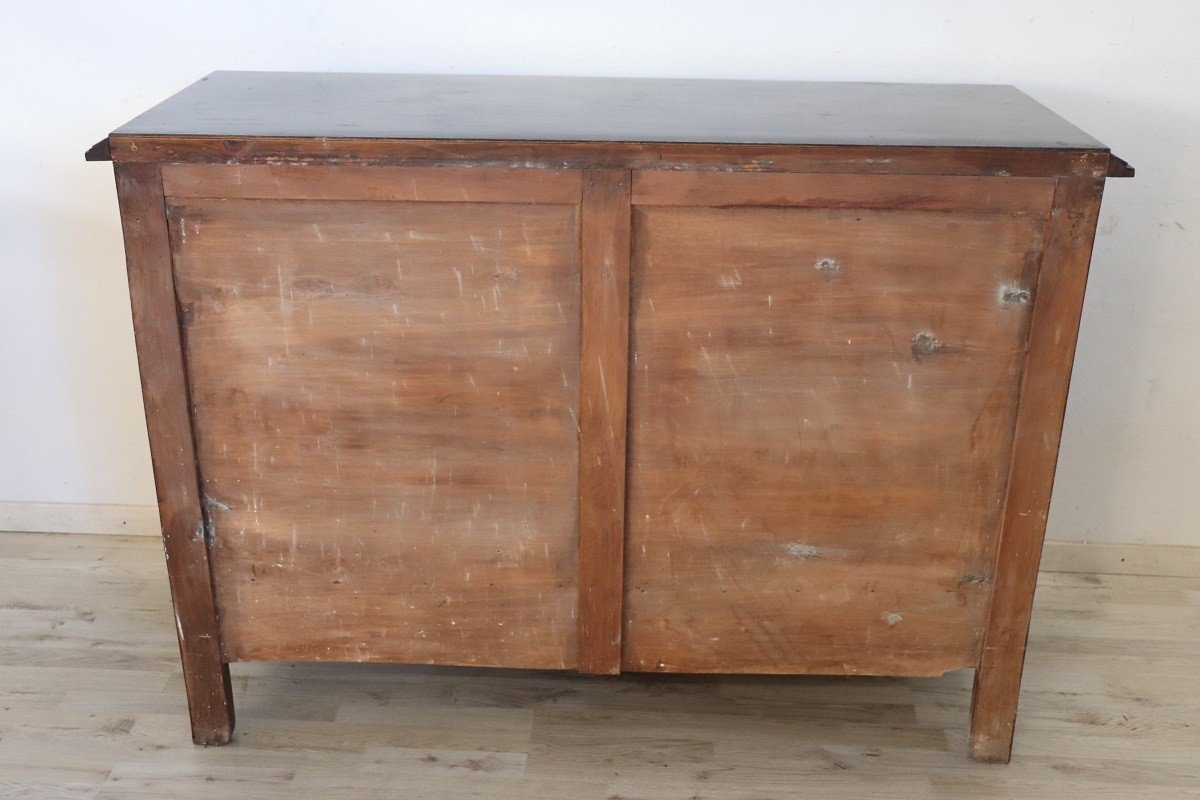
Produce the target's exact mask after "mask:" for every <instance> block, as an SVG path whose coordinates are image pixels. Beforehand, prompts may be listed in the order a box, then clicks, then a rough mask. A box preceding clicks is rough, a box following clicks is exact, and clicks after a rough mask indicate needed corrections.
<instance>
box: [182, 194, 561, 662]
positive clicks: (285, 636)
mask: <svg viewBox="0 0 1200 800" xmlns="http://www.w3.org/2000/svg"><path fill="white" fill-rule="evenodd" d="M170 218H171V224H172V237H173V240H174V246H175V250H176V255H175V264H176V271H177V281H178V286H179V298H180V303H181V306H182V309H183V314H184V331H185V334H186V340H187V345H188V351H189V366H190V377H191V380H192V397H193V403H194V405H195V416H196V426H197V443H198V447H199V452H200V464H201V474H202V477H203V488H204V493H205V497H204V501H205V502H206V503H207V506H208V509H209V513H210V517H211V520H212V524H213V529H214V530H213V540H214V545H213V563H214V571H215V575H216V584H217V596H218V605H219V608H220V610H221V625H222V633H223V640H224V645H225V652H226V656H227V658H228V659H229V660H272V659H283V660H297V661H306V660H316V661H395V662H408V663H436V664H476V665H481V666H509V667H532V668H569V667H573V666H574V665H575V663H576V657H577V656H576V651H577V631H576V598H577V581H576V570H577V560H576V546H577V533H576V531H577V524H578V507H577V501H576V496H577V475H578V459H577V453H578V450H577V447H578V444H577V425H576V418H577V412H578V391H579V380H578V362H579V344H578V327H579V299H578V298H579V271H578V264H577V255H578V222H577V209H576V207H575V206H573V205H537V204H517V203H461V202H459V203H427V202H411V203H410V202H399V203H394V202H386V203H381V202H371V201H353V202H339V201H324V200H321V201H303V200H194V201H181V202H179V203H177V204H174V205H172V206H171V208H170Z"/></svg>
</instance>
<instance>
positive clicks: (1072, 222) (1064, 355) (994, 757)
mask: <svg viewBox="0 0 1200 800" xmlns="http://www.w3.org/2000/svg"><path fill="white" fill-rule="evenodd" d="M1103 189H1104V178H1103V176H1102V175H1097V176H1095V177H1094V178H1060V179H1059V181H1058V185H1057V188H1056V189H1055V193H1054V206H1053V208H1052V210H1051V215H1050V220H1049V224H1048V225H1047V231H1046V246H1045V251H1044V253H1043V255H1042V263H1041V269H1040V270H1039V274H1038V282H1037V290H1036V291H1035V293H1034V296H1033V304H1034V305H1033V317H1032V320H1031V322H1030V332H1029V347H1028V349H1027V351H1026V357H1025V368H1024V375H1023V376H1022V380H1021V399H1020V403H1019V406H1018V409H1017V427H1016V433H1015V436H1014V439H1013V455H1012V465H1011V468H1010V470H1009V479H1008V491H1007V493H1006V496H1005V500H1004V513H1003V517H1002V522H1001V526H1000V543H999V550H998V552H997V556H996V584H995V589H994V592H993V594H992V603H991V607H990V610H989V614H988V623H987V629H986V630H985V632H984V641H983V654H982V656H981V657H980V660H979V666H978V667H977V668H976V670H975V693H974V696H973V697H972V701H971V754H972V756H974V757H975V758H976V759H978V760H980V761H990V762H1000V763H1007V762H1008V759H1009V756H1010V754H1011V752H1012V742H1013V730H1014V724H1015V721H1016V716H1017V698H1018V696H1019V695H1020V692H1021V671H1022V669H1023V667H1024V662H1025V643H1026V640H1027V638H1028V636H1029V621H1030V619H1031V617H1032V614H1033V593H1034V586H1035V584H1036V583H1037V573H1038V564H1039V563H1040V561H1041V556H1042V542H1043V540H1044V538H1045V535H1046V518H1047V515H1048V514H1049V511H1050V495H1051V492H1052V490H1053V488H1054V469H1055V466H1056V464H1057V461H1058V445H1059V440H1060V438H1061V435H1062V423H1063V415H1064V413H1065V411H1066V407H1067V388H1068V386H1069V385H1070V381H1071V364H1072V361H1073V358H1074V353H1075V340H1076V338H1077V335H1078V333H1079V317H1080V313H1081V312H1082V310H1083V295H1084V289H1085V287H1086V285H1087V274H1088V265H1089V262H1090V261H1091V253H1092V238H1093V236H1094V235H1095V231H1096V217H1097V214H1098V213H1099V211H1100V197H1101V194H1102V192H1103Z"/></svg>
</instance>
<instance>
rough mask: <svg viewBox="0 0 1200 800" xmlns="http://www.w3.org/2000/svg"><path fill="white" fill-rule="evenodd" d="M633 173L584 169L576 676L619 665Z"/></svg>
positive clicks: (615, 668)
mask: <svg viewBox="0 0 1200 800" xmlns="http://www.w3.org/2000/svg"><path fill="white" fill-rule="evenodd" d="M629 197H630V173H629V172H628V171H627V170H604V169H596V170H586V171H585V172H584V178H583V206H582V212H581V214H582V216H581V222H580V282H581V295H582V297H581V301H582V307H581V312H580V313H581V325H580V329H581V333H580V335H581V337H582V338H581V344H580V351H579V352H580V356H579V357H580V367H579V370H580V374H579V409H580V413H579V670H580V671H581V672H589V673H595V674H615V673H617V672H619V671H620V668H621V624H622V599H623V593H624V586H623V573H624V568H623V567H624V564H623V562H624V541H625V416H626V405H627V402H628V381H629V367H628V359H629V247H630V206H629Z"/></svg>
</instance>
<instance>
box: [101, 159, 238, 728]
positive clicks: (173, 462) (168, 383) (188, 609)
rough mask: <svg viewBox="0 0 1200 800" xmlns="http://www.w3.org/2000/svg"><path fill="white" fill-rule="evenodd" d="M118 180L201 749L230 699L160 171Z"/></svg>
mask: <svg viewBox="0 0 1200 800" xmlns="http://www.w3.org/2000/svg"><path fill="white" fill-rule="evenodd" d="M116 181H117V198H118V200H119V202H120V206H121V227H122V229H123V231H124V235H125V259H126V265H127V267H128V271H129V297H130V304H131V306H132V310H133V330H134V338H135V340H136V342H137V353H138V368H139V371H140V373H141V381H142V400H143V402H144V403H145V406H146V429H147V433H148V435H149V439H150V456H151V459H152V462H153V466H154V488H155V491H156V493H157V495H158V509H159V518H160V520H161V522H162V534H163V550H164V552H165V554H166V559H167V574H168V576H169V578H170V583H171V596H172V598H173V600H174V606H175V629H176V631H177V633H178V636H179V652H180V655H181V657H182V661H183V677H184V685H185V686H186V687H187V698H188V708H189V711H190V715H191V724H192V738H193V741H195V742H196V743H197V744H224V743H225V742H227V741H229V737H230V734H231V733H232V731H233V721H234V720H233V696H232V692H231V690H230V685H229V668H228V667H227V666H226V665H225V664H224V663H223V659H222V657H221V649H220V638H219V636H218V630H217V616H216V609H215V606H214V600H213V582H212V575H211V573H210V569H209V559H208V549H207V547H206V545H205V528H204V517H203V513H202V510H201V505H200V487H199V483H198V478H197V473H196V453H195V449H194V447H193V443H192V425H191V420H190V418H189V416H188V391H187V379H186V376H185V374H184V360H183V359H184V357H183V353H182V350H181V347H180V339H179V328H178V323H177V320H176V315H175V290H174V286H173V282H172V277H171V254H170V250H169V241H168V236H167V216H166V209H165V207H164V203H163V193H162V179H161V175H160V173H159V169H158V167H157V166H154V165H142V164H137V165H131V164H118V165H117V166H116Z"/></svg>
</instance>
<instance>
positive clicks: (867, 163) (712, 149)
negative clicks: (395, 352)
mask: <svg viewBox="0 0 1200 800" xmlns="http://www.w3.org/2000/svg"><path fill="white" fill-rule="evenodd" d="M109 149H110V151H111V155H112V159H113V161H135V162H154V163H160V162H189V163H219V164H224V163H228V162H231V161H236V162H240V163H244V164H350V165H376V166H388V165H391V166H448V165H459V166H464V165H470V166H476V167H506V168H513V169H518V168H526V167H539V168H545V169H568V168H576V169H647V170H656V169H659V170H721V171H724V170H737V171H745V172H847V173H866V174H895V175H911V174H932V175H992V176H999V177H1009V176H1011V177H1056V176H1059V175H1076V176H1080V177H1092V178H1100V177H1103V176H1104V175H1105V174H1106V173H1107V171H1108V168H1109V162H1110V156H1109V153H1108V152H1107V151H1103V150H1072V149H1061V150H1060V149H1055V150H1027V149H1018V148H1006V147H966V148H961V147H959V148H956V147H880V146H869V145H855V146H838V145H824V146H816V145H812V146H803V145H758V144H688V143H683V144H675V143H656V142H549V141H546V142H531V141H477V140H454V139H309V138H297V137H282V136H256V137H251V138H246V137H225V136H127V135H116V134H114V135H113V136H110V137H109Z"/></svg>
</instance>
